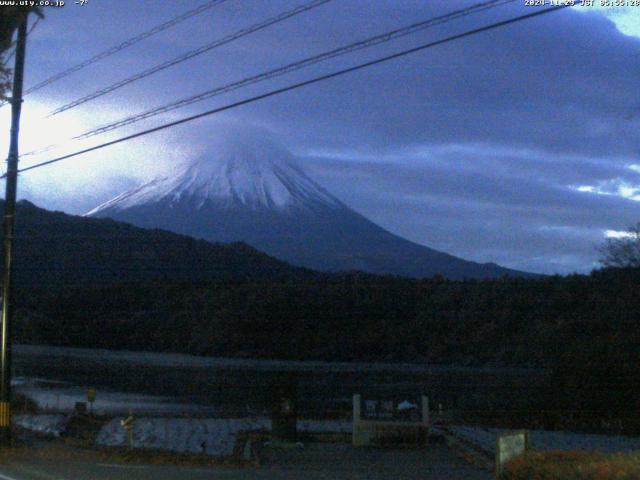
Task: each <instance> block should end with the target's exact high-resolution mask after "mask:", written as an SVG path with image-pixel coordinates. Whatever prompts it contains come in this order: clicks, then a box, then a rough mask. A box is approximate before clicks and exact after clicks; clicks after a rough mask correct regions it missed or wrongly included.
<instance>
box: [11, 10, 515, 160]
mask: <svg viewBox="0 0 640 480" xmlns="http://www.w3.org/2000/svg"><path fill="white" fill-rule="evenodd" d="M514 1H515V0H491V1H487V2H483V3H479V4H475V5H471V6H469V7H466V8H464V9H461V10H456V11H453V12H450V13H448V14H445V15H441V16H438V17H433V18H430V19H427V20H423V21H421V22H417V23H414V24H411V25H409V26H406V27H402V28H399V29H396V30H392V31H390V32H386V33H383V34H380V35H376V36H373V37H369V38H367V39H365V40H361V41H359V42H355V43H352V44H349V45H347V46H345V47H340V48H337V49H334V50H330V51H328V52H324V53H322V54H319V55H315V56H313V57H309V58H306V59H303V60H300V61H297V62H294V63H292V64H289V65H286V66H284V67H280V68H277V69H274V70H269V71H267V72H263V73H261V74H259V75H256V76H253V77H249V78H246V79H244V80H241V81H239V82H233V83H231V84H227V85H224V86H222V87H218V88H215V89H213V90H208V91H206V92H204V93H201V94H198V95H196V96H193V97H189V98H187V99H183V100H180V101H178V102H173V103H171V104H169V105H166V106H163V107H159V108H156V109H152V110H150V111H146V112H142V113H140V114H136V115H134V116H132V117H126V118H124V119H121V120H119V121H117V122H115V123H111V124H108V125H103V126H101V127H98V128H94V129H92V130H89V131H86V132H83V133H81V134H80V135H77V136H75V137H73V138H71V139H70V140H79V139H84V138H89V137H92V136H95V135H98V134H101V133H105V132H108V131H111V130H115V129H116V128H119V127H121V126H125V125H129V124H132V123H135V122H137V121H140V120H143V119H146V118H149V117H152V116H156V115H159V114H161V113H164V112H167V111H170V110H174V109H177V108H180V107H182V106H186V105H190V104H192V103H196V102H199V101H202V100H205V99H208V98H211V97H214V96H218V95H221V94H223V93H227V92H230V91H233V90H236V89H239V88H242V87H244V86H246V85H249V84H253V83H258V82H261V81H265V80H269V79H271V78H275V77H278V76H281V75H284V74H286V73H289V72H292V71H296V70H299V69H302V68H304V67H307V66H310V65H313V64H316V63H319V62H321V61H324V60H328V59H330V58H334V57H337V56H340V55H345V54H347V53H351V52H354V51H357V50H360V49H364V48H368V47H372V46H375V45H377V44H380V43H384V42H388V41H391V40H394V39H397V38H400V37H403V36H406V35H409V34H412V33H415V32H418V31H421V30H423V29H426V28H429V27H432V26H435V25H439V24H442V23H446V22H449V21H452V20H455V19H457V18H461V17H463V16H466V15H470V14H473V13H478V12H480V11H483V10H487V9H490V8H495V7H498V6H500V5H503V4H507V3H513V2H514ZM58 146H59V145H58V144H53V145H48V146H46V147H43V148H40V149H37V150H33V151H30V152H27V153H25V154H24V155H23V157H26V156H31V155H38V154H42V153H46V152H48V151H50V150H53V149H55V148H57V147H58Z"/></svg>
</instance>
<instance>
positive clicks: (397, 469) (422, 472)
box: [0, 444, 493, 480]
mask: <svg viewBox="0 0 640 480" xmlns="http://www.w3.org/2000/svg"><path fill="white" fill-rule="evenodd" d="M263 454H264V455H263V456H264V463H263V465H262V466H260V467H257V468H254V467H247V468H226V467H187V466H173V465H171V466H167V465H135V464H122V463H115V462H114V463H110V462H108V461H104V459H101V460H99V461H98V460H96V461H91V460H87V459H82V460H73V459H55V458H54V459H51V458H29V457H28V456H26V457H25V456H20V458H15V459H12V458H7V459H3V461H2V463H1V464H0V480H133V479H135V480H201V479H202V480H204V479H207V480H210V479H212V478H215V479H219V480H250V479H251V480H253V479H255V480H293V479H305V480H358V479H362V480H383V479H384V480H387V479H389V480H404V479H406V480H418V479H420V480H490V479H492V478H493V475H492V474H491V473H490V472H487V471H484V470H480V469H478V468H476V467H474V466H472V465H470V464H468V463H467V462H465V461H464V460H462V459H460V458H458V457H457V456H456V455H455V454H454V453H453V452H451V451H450V450H448V449H447V447H445V446H443V445H430V446H428V447H426V448H424V449H395V450H383V449H367V448H358V449H356V448H353V447H351V446H350V445H347V444H308V445H306V446H305V447H304V448H300V449H289V450H269V449H265V450H264V452H263Z"/></svg>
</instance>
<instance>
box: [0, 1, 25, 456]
mask: <svg viewBox="0 0 640 480" xmlns="http://www.w3.org/2000/svg"><path fill="white" fill-rule="evenodd" d="M27 17H28V14H27V13H25V15H24V19H23V20H22V22H21V23H20V25H19V26H18V40H17V44H16V62H15V67H14V70H13V89H12V93H11V100H10V103H11V140H10V144H9V156H8V158H7V179H6V182H7V184H6V195H5V204H4V281H3V284H2V325H1V327H0V334H1V336H0V444H2V445H5V446H6V445H9V444H10V443H11V322H12V321H13V303H12V300H13V299H12V298H11V297H12V287H13V285H12V279H13V278H12V277H13V228H14V223H15V222H14V217H15V210H16V192H17V188H18V135H19V132H20V111H21V109H22V80H23V78H24V56H25V47H26V43H27Z"/></svg>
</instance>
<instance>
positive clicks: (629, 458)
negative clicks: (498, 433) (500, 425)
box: [500, 451, 640, 480]
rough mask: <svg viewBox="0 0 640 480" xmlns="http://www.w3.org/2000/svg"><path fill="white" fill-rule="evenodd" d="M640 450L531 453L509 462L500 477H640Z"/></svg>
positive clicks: (621, 479) (578, 479) (505, 479)
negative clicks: (606, 453) (603, 452)
mask: <svg viewBox="0 0 640 480" xmlns="http://www.w3.org/2000/svg"><path fill="white" fill-rule="evenodd" d="M638 479H640V452H635V453H630V454H614V455H605V454H602V453H598V452H588V451H570V452H559V451H550V452H530V453H527V454H526V455H524V456H522V457H519V458H516V459H514V460H512V461H510V462H508V463H507V465H506V466H505V469H504V471H503V473H502V475H501V476H500V480H638Z"/></svg>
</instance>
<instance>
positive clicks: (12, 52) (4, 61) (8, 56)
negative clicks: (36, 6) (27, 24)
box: [2, 17, 40, 67]
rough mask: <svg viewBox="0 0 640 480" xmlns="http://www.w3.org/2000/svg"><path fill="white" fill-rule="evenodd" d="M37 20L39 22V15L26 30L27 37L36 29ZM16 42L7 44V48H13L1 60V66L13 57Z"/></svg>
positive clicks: (5, 64)
mask: <svg viewBox="0 0 640 480" xmlns="http://www.w3.org/2000/svg"><path fill="white" fill-rule="evenodd" d="M39 22H40V17H38V18H36V21H35V22H34V23H33V25H31V28H30V29H29V31H28V32H27V37H28V36H29V35H31V33H32V32H33V31H34V30H35V29H36V27H37V26H38V23H39ZM16 43H17V42H16V41H13V42H11V45H9V48H13V50H11V53H9V55H7V57H6V58H5V59H4V60H3V61H2V66H3V67H6V66H7V65H8V64H9V62H10V61H11V59H12V58H13V56H14V55H15V54H16Z"/></svg>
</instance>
